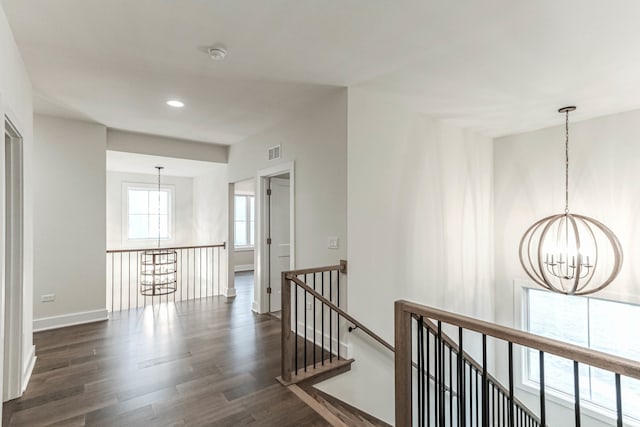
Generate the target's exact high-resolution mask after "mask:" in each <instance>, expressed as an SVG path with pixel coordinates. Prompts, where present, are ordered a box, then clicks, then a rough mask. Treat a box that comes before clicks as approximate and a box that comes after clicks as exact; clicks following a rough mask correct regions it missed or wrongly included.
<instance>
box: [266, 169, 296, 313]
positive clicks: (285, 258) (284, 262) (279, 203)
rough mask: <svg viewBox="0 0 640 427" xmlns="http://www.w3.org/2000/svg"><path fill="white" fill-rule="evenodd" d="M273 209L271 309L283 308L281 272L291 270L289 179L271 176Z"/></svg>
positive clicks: (270, 216)
mask: <svg viewBox="0 0 640 427" xmlns="http://www.w3.org/2000/svg"><path fill="white" fill-rule="evenodd" d="M270 206H271V210H270V212H269V221H270V229H271V230H270V231H271V248H270V260H269V265H270V269H271V274H270V278H271V295H270V298H271V311H272V312H274V311H280V310H281V309H282V302H281V298H282V293H281V292H282V291H281V283H280V280H281V277H280V273H282V272H283V271H287V270H290V268H289V266H290V259H291V257H290V247H291V242H290V240H289V212H290V210H289V207H290V201H289V179H283V178H271V203H270Z"/></svg>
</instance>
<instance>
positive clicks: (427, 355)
mask: <svg viewBox="0 0 640 427" xmlns="http://www.w3.org/2000/svg"><path fill="white" fill-rule="evenodd" d="M423 327H424V326H423ZM426 330H427V354H426V359H427V376H426V378H425V381H426V383H427V386H426V389H427V390H426V391H427V423H428V425H431V396H430V395H431V392H430V391H429V389H430V388H431V383H430V378H431V359H430V357H429V353H430V351H429V348H430V347H431V345H430V341H431V330H430V329H429V328H426Z"/></svg>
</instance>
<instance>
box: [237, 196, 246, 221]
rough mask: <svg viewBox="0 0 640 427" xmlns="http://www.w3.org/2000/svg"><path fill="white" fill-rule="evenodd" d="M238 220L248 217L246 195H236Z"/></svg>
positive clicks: (244, 219)
mask: <svg viewBox="0 0 640 427" xmlns="http://www.w3.org/2000/svg"><path fill="white" fill-rule="evenodd" d="M235 200H236V207H235V209H236V212H235V220H236V221H246V219H247V198H246V197H244V196H236V198H235Z"/></svg>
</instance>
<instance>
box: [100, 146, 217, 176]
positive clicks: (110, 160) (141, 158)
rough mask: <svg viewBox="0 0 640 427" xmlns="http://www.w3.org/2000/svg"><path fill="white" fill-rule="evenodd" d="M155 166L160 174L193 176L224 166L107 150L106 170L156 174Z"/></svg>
mask: <svg viewBox="0 0 640 427" xmlns="http://www.w3.org/2000/svg"><path fill="white" fill-rule="evenodd" d="M156 166H162V167H164V169H163V170H162V176H180V177H187V178H193V177H196V176H200V175H205V174H207V173H209V172H211V171H212V170H213V169H216V168H226V167H227V165H225V164H222V163H211V162H202V161H198V160H187V159H177V158H174V157H161V156H149V155H147V154H136V153H124V152H120V151H107V171H110V172H127V173H144V174H147V175H157V173H158V171H157V169H156V168H155V167H156Z"/></svg>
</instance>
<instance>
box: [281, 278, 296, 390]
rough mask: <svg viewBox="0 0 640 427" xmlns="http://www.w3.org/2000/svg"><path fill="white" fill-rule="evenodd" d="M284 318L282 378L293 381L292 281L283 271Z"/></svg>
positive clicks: (285, 380) (282, 325)
mask: <svg viewBox="0 0 640 427" xmlns="http://www.w3.org/2000/svg"><path fill="white" fill-rule="evenodd" d="M281 280H282V286H281V290H282V291H281V294H282V305H281V307H282V320H281V322H280V325H281V328H282V329H281V331H282V332H281V351H282V358H281V360H282V367H281V368H282V380H283V381H284V382H285V383H288V382H290V381H291V367H292V366H293V363H292V362H293V359H292V355H291V342H292V338H291V281H290V280H289V279H287V273H286V272H284V271H283V272H282V275H281Z"/></svg>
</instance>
